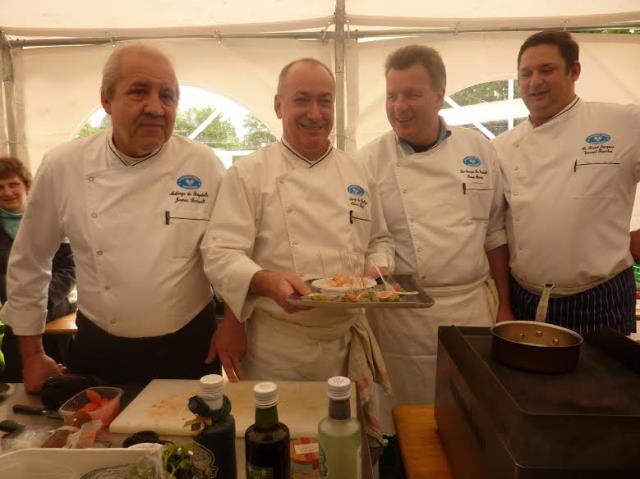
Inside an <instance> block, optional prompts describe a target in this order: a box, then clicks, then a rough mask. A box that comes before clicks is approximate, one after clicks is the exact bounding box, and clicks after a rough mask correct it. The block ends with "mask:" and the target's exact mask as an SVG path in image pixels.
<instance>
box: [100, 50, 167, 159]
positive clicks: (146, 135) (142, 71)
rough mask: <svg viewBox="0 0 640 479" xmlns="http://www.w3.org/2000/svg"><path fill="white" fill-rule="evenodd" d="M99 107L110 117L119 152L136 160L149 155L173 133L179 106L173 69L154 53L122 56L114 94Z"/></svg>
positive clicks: (134, 52) (137, 52) (128, 53)
mask: <svg viewBox="0 0 640 479" xmlns="http://www.w3.org/2000/svg"><path fill="white" fill-rule="evenodd" d="M102 106H103V108H104V110H105V111H106V112H107V113H108V114H109V115H111V122H112V124H113V141H114V143H115V145H116V147H117V148H118V150H120V151H121V152H122V153H124V154H125V155H128V156H132V157H136V158H140V157H143V156H146V155H148V154H150V153H152V152H153V151H154V150H156V149H157V148H159V147H160V146H161V145H162V144H163V143H164V142H166V141H167V140H168V139H169V138H170V137H171V133H172V132H173V125H174V122H175V119H176V109H177V106H178V83H177V80H176V76H175V73H174V71H173V68H172V67H171V65H170V64H169V63H168V62H167V61H166V60H165V59H164V58H162V57H159V56H158V55H157V54H154V53H153V52H144V53H143V52H141V51H131V52H126V53H124V54H123V55H122V57H121V58H120V64H119V66H118V80H117V82H116V84H115V89H114V92H113V94H112V95H111V98H106V97H104V96H103V97H102Z"/></svg>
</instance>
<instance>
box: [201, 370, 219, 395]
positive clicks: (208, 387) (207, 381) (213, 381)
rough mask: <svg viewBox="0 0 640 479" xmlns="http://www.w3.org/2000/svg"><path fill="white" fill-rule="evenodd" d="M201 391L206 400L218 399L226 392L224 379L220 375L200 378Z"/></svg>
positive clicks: (208, 375)
mask: <svg viewBox="0 0 640 479" xmlns="http://www.w3.org/2000/svg"><path fill="white" fill-rule="evenodd" d="M200 391H201V393H202V397H204V398H212V399H213V398H217V397H220V396H222V394H223V392H224V379H223V378H222V376H220V375H219V374H207V375H206V376H202V377H201V378H200Z"/></svg>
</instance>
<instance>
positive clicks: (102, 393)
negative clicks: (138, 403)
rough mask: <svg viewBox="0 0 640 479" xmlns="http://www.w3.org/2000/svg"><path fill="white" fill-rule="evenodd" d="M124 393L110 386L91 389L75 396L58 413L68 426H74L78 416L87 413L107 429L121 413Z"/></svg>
mask: <svg viewBox="0 0 640 479" xmlns="http://www.w3.org/2000/svg"><path fill="white" fill-rule="evenodd" d="M123 392H124V391H123V390H122V389H120V388H114V387H109V386H95V387H90V388H87V389H85V390H83V391H81V392H79V393H78V394H76V395H75V396H73V397H72V398H71V399H69V400H68V401H67V402H65V403H64V404H63V405H62V406H60V409H59V410H58V411H59V412H60V415H61V416H62V418H63V419H64V422H65V424H67V425H71V424H73V422H74V417H75V416H76V415H77V414H79V413H81V412H86V413H87V414H88V415H89V416H90V417H91V419H92V420H96V419H99V420H100V421H102V427H103V428H106V427H108V426H109V424H111V421H113V419H114V418H115V417H116V416H117V415H118V413H119V412H120V399H121V398H122V394H123Z"/></svg>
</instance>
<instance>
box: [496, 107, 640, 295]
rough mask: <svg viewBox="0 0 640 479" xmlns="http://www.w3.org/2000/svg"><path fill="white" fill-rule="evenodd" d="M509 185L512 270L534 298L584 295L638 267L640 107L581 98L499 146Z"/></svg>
mask: <svg viewBox="0 0 640 479" xmlns="http://www.w3.org/2000/svg"><path fill="white" fill-rule="evenodd" d="M494 144H495V147H496V150H497V152H498V156H499V160H500V164H501V168H502V172H503V175H504V181H505V186H504V189H505V196H506V199H507V203H508V209H507V215H506V226H507V236H508V242H509V250H510V255H511V259H510V266H511V270H512V273H513V275H514V276H515V277H516V278H517V279H518V281H519V282H520V283H521V284H523V285H524V286H527V288H528V289H531V290H532V291H534V292H538V293H539V292H540V291H541V290H542V289H543V286H544V285H545V284H546V283H554V284H555V288H554V292H559V293H561V292H562V291H563V289H566V290H568V291H569V292H570V291H571V290H576V289H577V290H585V289H589V288H590V287H592V286H595V285H597V284H599V283H602V282H603V281H606V280H607V279H609V278H611V277H613V276H615V275H616V274H618V273H620V272H621V271H622V270H624V269H626V268H628V267H629V266H631V264H632V263H633V258H632V256H631V253H630V252H629V223H630V219H631V212H632V209H633V203H634V197H635V191H636V184H637V183H638V180H639V179H640V107H638V106H635V105H627V106H623V105H615V104H609V103H590V102H584V101H582V100H580V99H579V98H576V99H575V100H574V101H573V102H571V103H570V104H569V105H568V106H567V107H566V108H565V109H564V110H563V111H562V112H560V113H559V114H558V115H556V116H555V117H554V118H552V119H551V120H549V121H548V122H546V123H544V124H542V125H540V126H538V127H535V128H534V127H533V125H532V124H531V122H530V121H528V120H525V121H523V122H522V123H520V124H519V125H518V126H516V127H515V128H514V129H513V130H511V131H508V132H505V133H503V134H502V135H500V136H498V137H497V138H496V139H495V141H494Z"/></svg>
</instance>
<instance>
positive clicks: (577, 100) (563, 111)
mask: <svg viewBox="0 0 640 479" xmlns="http://www.w3.org/2000/svg"><path fill="white" fill-rule="evenodd" d="M579 101H580V97H578V95H576V96H575V97H573V100H571V101H570V102H569V104H568V105H567V106H565V107H564V108H563V109H562V110H560V111H559V112H558V113H556V114H555V115H553V116H552V117H551V118H549V119H548V120H547V121H545V122H544V123H542V124H541V125H535V124H534V123H533V122H532V121H531V115H529V117H528V118H527V119H528V120H529V124H530V125H531V127H532V128H538V127H539V126H542V125H546V124H547V123H549V122H550V121H552V120H555V119H556V118H558V117H559V116H561V115H564V114H565V113H566V112H568V111H569V110H571V109H572V108H573V107H574V106H576V104H577V103H578V102H579Z"/></svg>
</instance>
